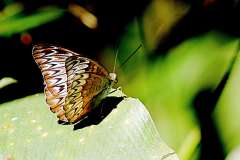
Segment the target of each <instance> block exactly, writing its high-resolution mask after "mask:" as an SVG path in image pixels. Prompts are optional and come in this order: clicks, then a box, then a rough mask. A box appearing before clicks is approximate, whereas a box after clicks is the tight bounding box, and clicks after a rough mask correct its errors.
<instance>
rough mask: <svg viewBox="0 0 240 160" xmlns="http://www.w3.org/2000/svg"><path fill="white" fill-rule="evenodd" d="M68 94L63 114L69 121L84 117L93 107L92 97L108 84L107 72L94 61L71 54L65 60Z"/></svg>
mask: <svg viewBox="0 0 240 160" xmlns="http://www.w3.org/2000/svg"><path fill="white" fill-rule="evenodd" d="M66 70H67V79H68V81H67V82H68V85H67V86H68V87H67V88H68V94H67V97H66V99H65V105H64V110H65V116H66V118H67V119H68V120H69V122H70V123H75V122H77V121H79V120H80V119H82V118H83V117H85V116H86V115H87V113H89V112H90V111H91V109H92V108H93V107H94V106H92V105H93V104H92V101H94V97H95V96H97V95H98V94H99V93H100V92H102V91H103V90H104V89H105V88H106V87H107V86H108V84H109V82H110V81H109V79H108V78H107V77H108V72H107V70H106V69H105V68H103V67H101V66H100V65H99V64H97V63H96V62H95V61H92V60H90V59H88V58H85V57H77V56H72V57H69V58H67V60H66Z"/></svg>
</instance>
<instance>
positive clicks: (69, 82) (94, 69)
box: [32, 44, 117, 124]
mask: <svg viewBox="0 0 240 160" xmlns="http://www.w3.org/2000/svg"><path fill="white" fill-rule="evenodd" d="M32 55H33V58H34V60H35V62H36V63H37V65H38V66H39V68H40V70H41V72H42V75H43V79H44V85H45V87H44V92H45V97H46V102H47V104H48V106H49V108H50V110H51V111H52V112H53V113H56V114H57V117H58V119H59V120H60V121H61V122H64V123H69V124H74V123H76V122H79V121H80V120H82V119H83V118H85V117H86V116H87V115H88V114H89V113H90V112H91V111H92V110H93V109H94V108H95V107H97V106H98V104H99V103H100V101H101V100H102V98H103V97H104V96H106V95H107V94H109V93H110V90H111V89H112V87H113V85H114V84H115V83H116V82H117V77H116V74H115V73H110V72H108V71H107V69H105V68H104V67H103V66H102V65H100V64H98V63H97V62H96V61H93V60H92V59H89V58H86V57H84V56H81V55H80V54H78V53H76V52H73V51H70V50H68V49H65V48H62V47H59V46H54V45H47V44H39V45H35V46H33V50H32Z"/></svg>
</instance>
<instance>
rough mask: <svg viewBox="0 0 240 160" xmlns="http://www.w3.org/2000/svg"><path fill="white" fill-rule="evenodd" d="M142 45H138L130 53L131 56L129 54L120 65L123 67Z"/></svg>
mask: <svg viewBox="0 0 240 160" xmlns="http://www.w3.org/2000/svg"><path fill="white" fill-rule="evenodd" d="M141 47H142V44H140V45H139V46H138V48H137V49H135V51H133V52H132V54H130V56H128V58H127V59H126V60H125V61H124V62H123V63H122V64H121V65H120V68H121V67H122V66H123V65H124V64H126V63H127V61H128V60H129V59H130V58H131V57H132V56H134V55H135V54H136V53H137V51H138V50H139V49H140V48H141Z"/></svg>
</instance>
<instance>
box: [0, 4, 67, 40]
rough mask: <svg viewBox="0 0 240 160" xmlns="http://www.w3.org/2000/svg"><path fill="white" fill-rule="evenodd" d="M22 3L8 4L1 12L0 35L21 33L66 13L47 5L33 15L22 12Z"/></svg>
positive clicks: (6, 35)
mask: <svg viewBox="0 0 240 160" xmlns="http://www.w3.org/2000/svg"><path fill="white" fill-rule="evenodd" d="M22 11H23V7H22V5H21V4H15V3H14V4H12V5H10V6H7V7H6V8H5V9H4V10H3V11H2V13H1V14H0V36H4V37H9V36H11V35H13V34H16V33H21V32H24V31H27V30H29V29H32V28H35V27H37V26H40V25H42V24H45V23H48V22H51V21H53V20H55V19H57V18H59V17H61V16H62V15H63V13H64V10H63V9H60V8H57V7H53V6H47V7H46V8H41V9H40V10H39V11H36V13H34V14H31V15H24V14H22Z"/></svg>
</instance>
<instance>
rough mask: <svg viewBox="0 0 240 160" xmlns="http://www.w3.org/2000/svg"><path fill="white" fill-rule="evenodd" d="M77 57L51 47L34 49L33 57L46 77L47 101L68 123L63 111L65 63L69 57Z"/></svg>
mask: <svg viewBox="0 0 240 160" xmlns="http://www.w3.org/2000/svg"><path fill="white" fill-rule="evenodd" d="M77 55H79V54H77V53H74V52H72V51H70V50H67V49H64V48H61V47H56V46H51V45H35V46H34V47H33V57H34V59H35V61H36V63H37V64H38V66H39V68H40V69H41V72H42V74H43V77H44V84H45V89H44V90H45V95H46V101H47V103H48V105H49V107H50V109H51V111H52V112H54V113H55V112H57V114H58V117H59V119H60V120H62V121H67V119H66V117H65V115H64V110H63V106H64V103H65V97H66V95H67V84H66V81H67V75H66V68H65V61H66V59H67V58H68V57H70V56H77Z"/></svg>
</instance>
